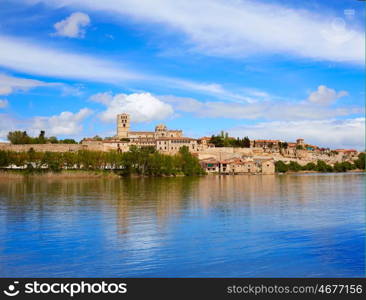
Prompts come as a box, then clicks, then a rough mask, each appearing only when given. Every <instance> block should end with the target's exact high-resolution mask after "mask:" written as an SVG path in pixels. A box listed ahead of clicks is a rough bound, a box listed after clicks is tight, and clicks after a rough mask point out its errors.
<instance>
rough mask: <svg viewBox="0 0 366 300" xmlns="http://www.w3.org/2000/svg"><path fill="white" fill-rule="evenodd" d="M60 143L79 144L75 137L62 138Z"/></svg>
mask: <svg viewBox="0 0 366 300" xmlns="http://www.w3.org/2000/svg"><path fill="white" fill-rule="evenodd" d="M60 144H77V141H75V140H74V139H64V140H60Z"/></svg>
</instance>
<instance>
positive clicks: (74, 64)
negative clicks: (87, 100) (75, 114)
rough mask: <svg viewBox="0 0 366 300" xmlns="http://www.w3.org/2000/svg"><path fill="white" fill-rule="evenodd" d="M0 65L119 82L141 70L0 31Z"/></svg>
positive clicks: (75, 77) (43, 73)
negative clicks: (129, 68) (134, 69)
mask: <svg viewBox="0 0 366 300" xmlns="http://www.w3.org/2000/svg"><path fill="white" fill-rule="evenodd" d="M0 45H1V47H0V66H2V67H5V68H9V69H12V70H17V71H21V72H26V73H30V74H35V75H41V76H50V77H58V78H71V79H84V80H90V81H98V82H108V83H121V82H122V81H125V80H131V79H142V78H143V76H142V75H141V74H138V73H135V72H132V71H129V70H127V69H126V68H123V67H122V66H121V65H120V66H117V65H116V63H115V62H112V61H106V60H103V59H98V58H95V57H92V56H88V55H84V54H75V53H72V52H67V51H63V50H60V49H52V48H50V47H47V46H40V45H36V44H34V43H33V42H29V41H25V40H19V39H15V38H10V37H6V36H1V35H0Z"/></svg>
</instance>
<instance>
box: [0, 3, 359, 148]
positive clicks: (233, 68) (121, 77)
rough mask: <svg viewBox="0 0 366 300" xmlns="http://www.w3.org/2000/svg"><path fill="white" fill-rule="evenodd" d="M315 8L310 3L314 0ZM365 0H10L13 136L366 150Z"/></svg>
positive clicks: (3, 76)
mask: <svg viewBox="0 0 366 300" xmlns="http://www.w3.org/2000/svg"><path fill="white" fill-rule="evenodd" d="M304 2H305V3H304ZM364 5H365V4H364V2H362V1H356V0H337V1H320V0H319V1H315V0H312V1H297V0H293V1H285V0H271V1H264V0H263V1H259V0H257V1H254V0H253V1H245V0H242V1H239V0H229V1H224V0H210V1H209V0H199V1H198V0H197V1H179V0H175V1H172V0H170V1H167V0H154V1H152V0H141V1H132V0H105V1H92V0H83V1H82V0H57V1H56V0H48V1H45V0H44V1H43V0H23V1H20V0H12V1H8V0H2V1H0V45H1V47H0V139H2V140H5V139H6V134H7V132H8V131H9V130H14V129H21V130H27V131H28V132H30V133H31V134H38V132H39V130H46V134H47V135H48V136H50V135H56V136H58V137H60V138H66V137H72V138H76V139H81V138H82V137H86V136H94V135H96V134H98V135H101V136H112V135H114V134H115V115H116V114H117V113H120V112H129V113H130V114H131V115H132V120H133V121H134V122H133V124H132V127H133V129H135V130H150V129H152V128H153V126H154V125H155V124H156V123H161V122H163V123H166V124H167V125H168V127H170V128H173V129H183V130H184V132H185V134H186V135H187V136H193V137H200V136H207V135H211V134H213V133H217V132H219V131H221V130H225V131H228V132H229V133H230V134H231V135H233V136H249V137H250V138H271V139H273V138H278V139H282V140H288V141H293V140H295V139H296V138H297V137H303V138H305V139H306V141H307V142H309V143H312V144H317V145H320V146H330V147H332V148H357V149H364V139H365V137H364V135H365V134H364V127H365V126H364V122H365V118H364V97H365V94H364V91H365V81H364V76H365V69H364V59H365V37H364V18H365V9H364V8H365V7H364Z"/></svg>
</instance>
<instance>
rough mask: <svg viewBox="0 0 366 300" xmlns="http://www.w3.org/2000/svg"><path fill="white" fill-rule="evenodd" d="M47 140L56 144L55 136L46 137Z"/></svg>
mask: <svg viewBox="0 0 366 300" xmlns="http://www.w3.org/2000/svg"><path fill="white" fill-rule="evenodd" d="M48 142H50V143H51V144H58V139H57V137H55V136H51V137H49V138H48Z"/></svg>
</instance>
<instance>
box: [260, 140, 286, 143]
mask: <svg viewBox="0 0 366 300" xmlns="http://www.w3.org/2000/svg"><path fill="white" fill-rule="evenodd" d="M279 141H280V140H254V142H260V143H278V142H279Z"/></svg>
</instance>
